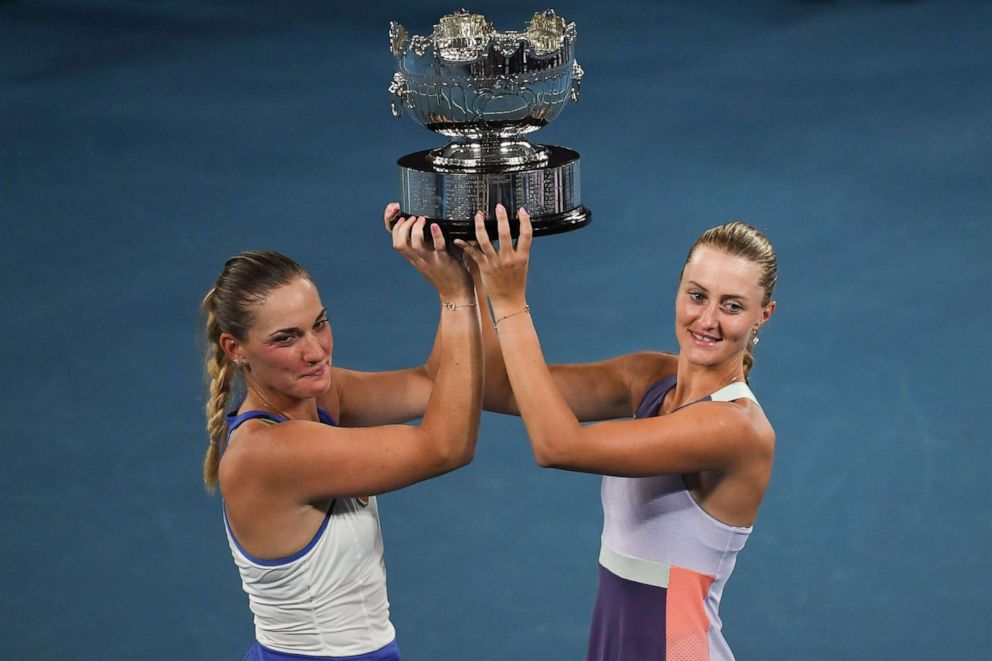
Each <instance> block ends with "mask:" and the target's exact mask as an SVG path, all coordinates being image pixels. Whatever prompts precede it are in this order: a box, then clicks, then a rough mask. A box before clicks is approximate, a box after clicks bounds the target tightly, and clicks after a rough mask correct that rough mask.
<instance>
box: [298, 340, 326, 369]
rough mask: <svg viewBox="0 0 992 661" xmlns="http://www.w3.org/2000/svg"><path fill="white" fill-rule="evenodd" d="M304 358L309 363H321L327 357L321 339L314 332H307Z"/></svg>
mask: <svg viewBox="0 0 992 661" xmlns="http://www.w3.org/2000/svg"><path fill="white" fill-rule="evenodd" d="M302 349H303V353H302V358H303V360H305V361H306V362H308V363H319V362H320V361H322V360H324V359H325V358H326V357H327V353H326V352H325V351H324V347H323V346H321V344H320V340H319V339H318V338H317V337H315V336H314V335H312V334H307V336H306V337H305V338H304V341H303V343H302Z"/></svg>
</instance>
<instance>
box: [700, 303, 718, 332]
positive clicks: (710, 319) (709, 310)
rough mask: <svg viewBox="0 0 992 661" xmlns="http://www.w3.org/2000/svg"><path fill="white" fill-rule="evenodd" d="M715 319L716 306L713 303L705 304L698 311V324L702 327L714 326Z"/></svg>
mask: <svg viewBox="0 0 992 661" xmlns="http://www.w3.org/2000/svg"><path fill="white" fill-rule="evenodd" d="M716 320H717V307H716V306H715V305H707V306H706V307H704V308H703V309H702V311H700V313H699V325H700V326H702V327H703V328H704V329H710V328H716V323H717V322H716Z"/></svg>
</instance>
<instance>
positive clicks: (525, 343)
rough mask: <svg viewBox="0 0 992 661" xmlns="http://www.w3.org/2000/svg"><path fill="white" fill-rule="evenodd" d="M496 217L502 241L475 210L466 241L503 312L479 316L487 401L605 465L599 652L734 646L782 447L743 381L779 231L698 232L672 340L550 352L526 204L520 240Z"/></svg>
mask: <svg viewBox="0 0 992 661" xmlns="http://www.w3.org/2000/svg"><path fill="white" fill-rule="evenodd" d="M497 217H498V231H499V247H498V248H496V247H494V246H493V244H492V243H491V242H490V240H489V237H488V236H487V235H486V232H485V228H484V226H483V222H482V218H481V216H480V217H478V218H477V220H476V239H477V243H476V244H474V245H473V244H468V243H466V242H463V241H458V242H456V243H457V244H458V245H460V246H462V248H463V249H464V250H465V252H466V253H467V254H468V256H469V257H470V258H471V259H472V260H473V262H474V263H475V264H476V266H477V267H478V270H479V274H480V277H481V283H482V286H483V289H484V292H485V293H486V294H487V295H488V297H489V301H490V304H491V307H492V314H493V318H494V320H495V327H496V332H495V333H494V332H493V330H492V328H487V329H486V330H485V331H484V335H485V337H484V344H485V347H486V389H485V399H484V407H485V408H486V409H488V410H493V411H500V412H503V413H510V414H514V415H519V416H521V417H522V418H523V422H524V424H525V426H526V428H527V433H528V435H529V437H530V442H531V446H532V448H533V452H534V456H535V458H536V459H537V462H538V463H539V464H540V465H541V466H545V467H552V468H561V469H566V470H573V471H582V472H587V473H598V474H601V475H603V476H604V477H603V485H602V501H603V511H604V526H603V536H602V546H601V551H600V556H599V564H600V568H599V573H600V582H599V593H598V596H597V599H596V606H595V609H594V613H593V622H592V628H591V634H590V640H589V651H588V659H589V661H606V660H610V661H641V660H642V659H643V660H647V659H658V658H667V659H669V661H671V660H672V659H678V660H681V661H703V660H706V659H709V660H727V659H732V658H733V655H732V653H731V651H730V647H729V646H728V644H727V642H726V640H725V639H724V637H723V635H722V633H721V622H720V617H719V605H720V597H721V595H722V593H723V589H724V585H725V584H726V582H727V579H728V578H729V576H730V573H731V571H732V570H733V568H734V563H735V561H736V558H737V554H738V552H739V551H740V550H741V549H742V548H743V547H744V543H745V542H746V541H747V539H748V536H749V535H750V534H751V525H752V523H753V521H754V519H755V517H756V516H757V513H758V507H759V506H760V504H761V500H762V497H763V496H764V493H765V489H766V487H767V485H768V480H769V477H770V476H771V470H772V457H773V455H774V449H775V433H774V431H773V430H772V426H771V425H770V424H769V422H768V420H767V418H766V417H765V414H764V412H763V411H762V410H761V407H760V406H759V405H758V402H757V399H756V398H755V396H754V394H753V393H752V392H751V389H750V388H749V387H748V385H747V376H748V371H749V370H750V368H751V366H752V364H753V358H752V355H751V353H752V350H753V348H754V346H755V344H756V343H757V341H758V332H759V330H760V329H761V327H762V326H763V325H764V324H765V323H766V322H767V321H768V320H769V319H770V318H771V316H772V314H773V312H774V311H775V302H774V301H773V300H772V292H773V290H774V287H775V281H776V278H777V264H776V258H775V252H774V250H773V249H772V246H771V244H770V243H769V242H768V240H767V239H766V238H765V237H764V236H763V235H762V234H761V233H760V232H758V231H757V230H755V229H754V228H753V227H750V226H748V225H746V224H744V223H740V222H735V223H728V224H726V225H721V226H719V227H714V228H712V229H710V230H708V231H707V232H705V233H704V234H703V235H702V236H701V237H700V238H699V239H698V240H697V241H696V242H695V244H694V245H693V246H692V248H691V249H690V250H689V256H688V258H687V259H686V262H685V265H684V267H683V270H682V275H681V278H680V280H679V285H678V292H677V294H676V296H675V339H676V341H677V342H678V346H679V351H678V353H677V354H668V353H660V352H641V353H634V354H629V355H626V356H620V357H618V358H613V359H610V360H604V361H602V362H597V363H589V364H583V365H553V366H550V367H549V366H548V365H547V364H546V363H545V360H544V357H543V355H542V352H541V346H540V343H539V341H538V336H537V331H536V330H535V327H534V322H533V320H532V318H531V315H530V307H529V306H528V305H527V296H526V282H527V267H528V263H529V259H530V247H531V237H532V230H531V225H530V219H529V218H528V216H527V213H526V212H525V211H523V210H520V211H519V213H518V218H519V225H520V230H519V239H518V240H517V241H516V242H514V241H513V240H511V236H510V228H509V222H508V219H507V214H506V211H505V210H504V209H502V208H498V209H497ZM666 290H667V288H666V287H659V288H658V291H657V292H653V291H651V292H649V296H650V298H651V299H654V298H657V297H660V296H661V295H663V294H664V293H665V291H666ZM655 294H657V296H655ZM586 421H603V422H599V423H598V424H591V425H585V426H583V425H581V424H580V423H581V422H586Z"/></svg>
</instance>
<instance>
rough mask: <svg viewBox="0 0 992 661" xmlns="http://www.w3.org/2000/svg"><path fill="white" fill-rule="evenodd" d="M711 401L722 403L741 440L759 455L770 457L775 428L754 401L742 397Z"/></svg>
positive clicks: (772, 449)
mask: <svg viewBox="0 0 992 661" xmlns="http://www.w3.org/2000/svg"><path fill="white" fill-rule="evenodd" d="M713 403H714V404H721V405H723V408H724V410H725V411H726V413H727V415H728V417H729V418H730V421H732V424H733V427H734V430H735V432H736V433H737V434H738V437H739V438H740V441H741V442H743V443H747V444H748V446H749V447H751V448H752V449H753V450H754V451H755V452H757V453H758V454H760V455H763V456H764V455H767V456H769V457H770V456H771V455H772V454H773V453H774V451H775V429H774V428H773V427H772V424H771V422H769V421H768V417H767V416H765V412H764V411H763V410H762V408H761V407H760V406H759V405H758V404H757V403H756V402H754V401H752V400H750V399H747V398H742V399H737V400H734V401H732V402H713Z"/></svg>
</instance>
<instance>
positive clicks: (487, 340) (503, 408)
mask: <svg viewBox="0 0 992 661" xmlns="http://www.w3.org/2000/svg"><path fill="white" fill-rule="evenodd" d="M475 288H476V296H477V298H478V299H479V301H480V302H481V303H480V305H481V306H484V307H483V308H482V310H481V315H482V329H481V330H482V347H483V352H484V356H485V381H484V386H483V394H482V408H484V409H485V410H487V411H494V412H496V413H506V414H509V415H520V410H519V409H518V408H517V402H516V398H515V396H514V394H513V389H512V388H511V387H510V379H509V377H507V374H506V363H505V362H504V361H503V350H502V348H500V344H499V336H498V335H497V334H496V328H495V327H494V326H493V324H492V317H491V316H490V314H489V308H488V305H487V304H486V303H485V301H486V291H485V289H483V287H482V283H481V282H479V281H478V280H477V281H476V283H475Z"/></svg>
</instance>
